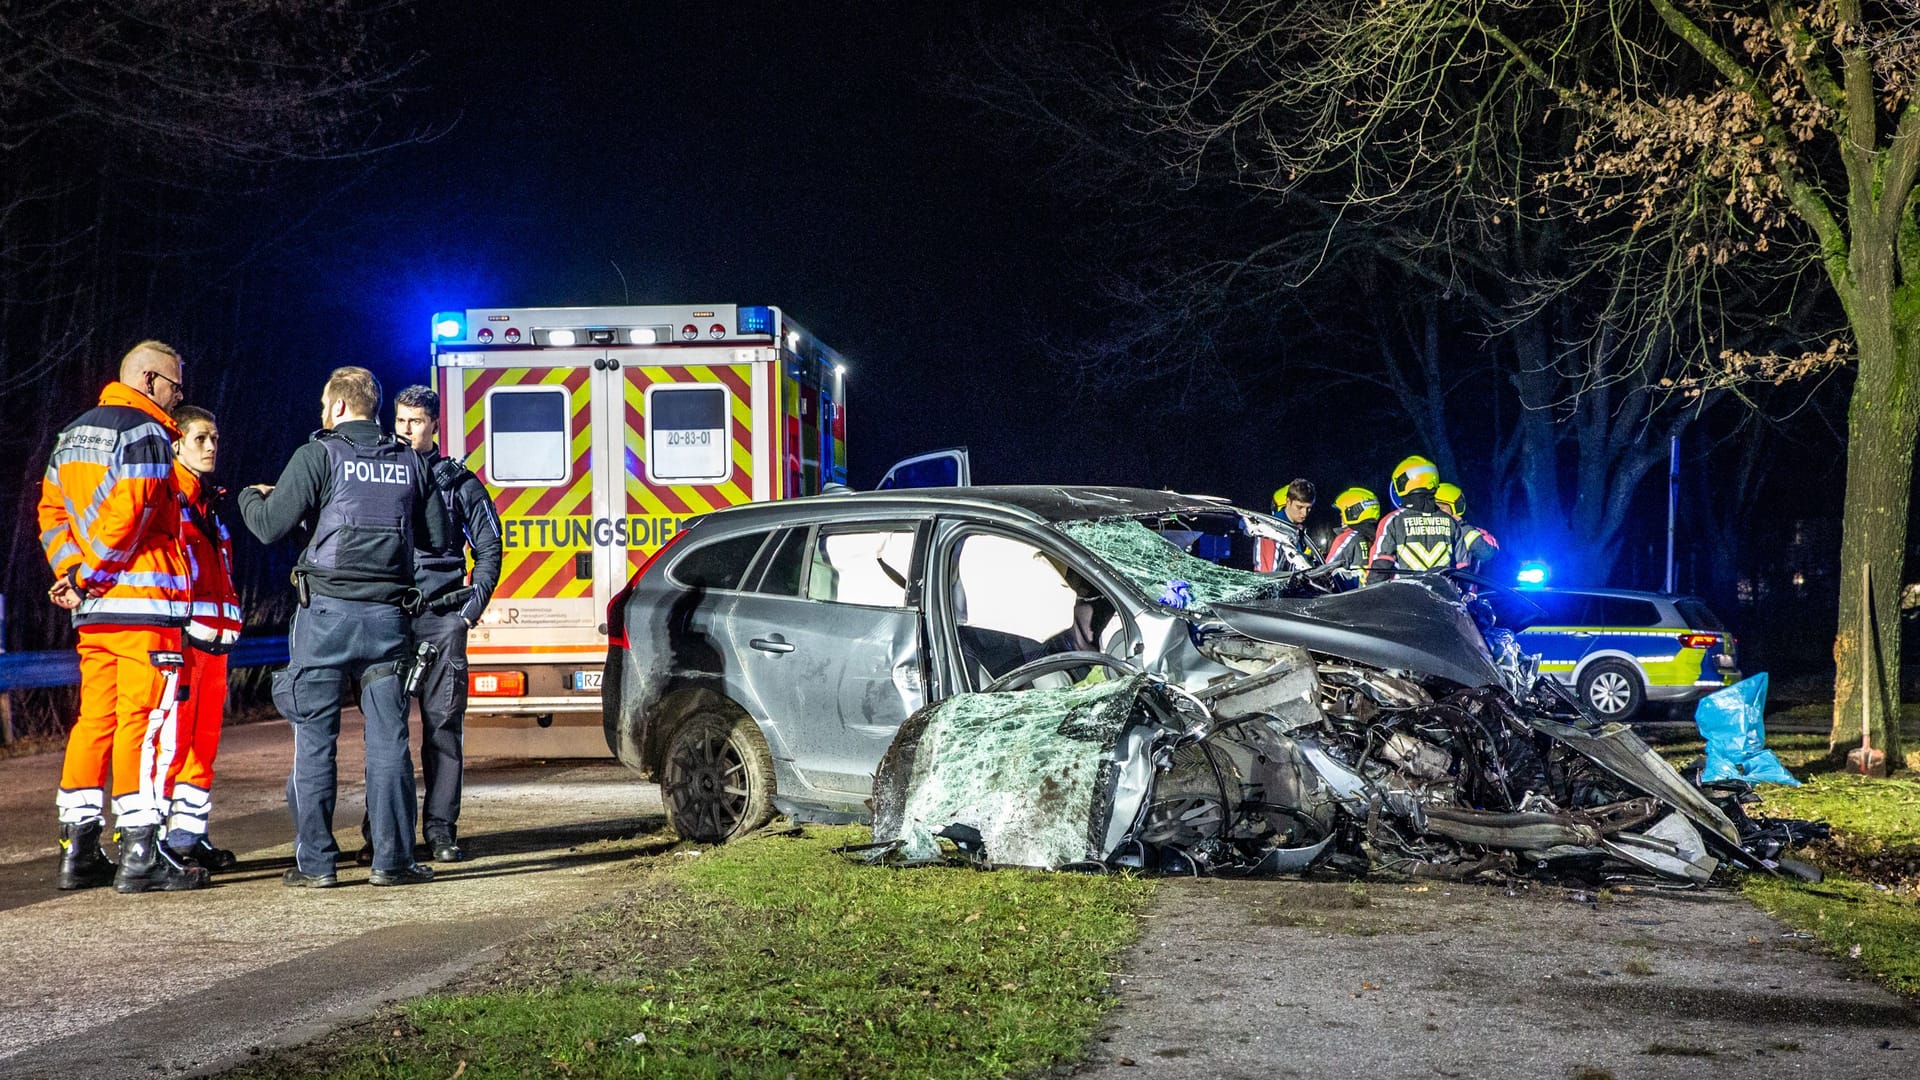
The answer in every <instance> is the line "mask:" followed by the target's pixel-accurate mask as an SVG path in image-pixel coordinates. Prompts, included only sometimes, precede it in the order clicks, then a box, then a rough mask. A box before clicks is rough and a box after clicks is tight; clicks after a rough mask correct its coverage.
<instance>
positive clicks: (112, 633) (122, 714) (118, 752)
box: [57, 625, 180, 826]
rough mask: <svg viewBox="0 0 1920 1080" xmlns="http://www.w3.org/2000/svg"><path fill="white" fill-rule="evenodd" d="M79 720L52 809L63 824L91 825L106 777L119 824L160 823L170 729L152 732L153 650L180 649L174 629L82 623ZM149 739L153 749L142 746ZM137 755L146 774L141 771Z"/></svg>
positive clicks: (156, 689) (160, 685) (158, 681)
mask: <svg viewBox="0 0 1920 1080" xmlns="http://www.w3.org/2000/svg"><path fill="white" fill-rule="evenodd" d="M78 632H79V636H80V644H79V652H80V716H79V719H77V720H76V721H75V722H74V725H73V730H72V731H71V732H70V733H68V735H67V756H66V761H65V763H64V764H63V765H62V767H61V770H60V794H59V796H58V800H57V801H58V804H59V808H60V820H61V822H62V823H72V824H78V823H83V822H87V821H92V820H95V819H97V818H99V817H101V816H102V813H103V811H104V806H103V803H104V802H105V799H104V796H105V794H106V792H107V776H108V771H109V768H111V771H112V776H113V787H112V793H113V812H114V818H115V820H116V822H117V823H118V824H121V825H127V826H145V825H158V824H160V818H161V814H162V812H163V810H164V804H163V803H160V802H159V798H160V797H161V796H162V795H163V794H164V788H165V782H166V774H167V772H168V771H169V770H170V769H171V767H172V765H173V751H174V749H175V746H176V744H175V741H174V736H173V732H172V731H169V730H152V729H151V725H150V723H149V721H150V718H151V716H152V714H153V711H154V708H155V707H156V706H157V705H159V704H160V700H161V696H162V694H163V693H164V691H165V689H166V676H165V674H164V673H163V672H161V671H160V670H159V669H157V668H155V667H154V666H153V658H152V656H151V654H152V653H155V652H162V651H171V652H177V651H179V649H180V630H179V629H178V628H177V627H160V626H99V625H95V626H82V627H79V628H78ZM149 734H152V735H153V736H154V737H155V739H154V749H153V750H149V749H148V745H147V744H148V737H149ZM143 756H144V757H145V758H146V760H147V761H148V762H149V763H150V766H151V769H152V773H151V774H150V775H149V774H147V773H146V772H145V770H143V769H142V758H143Z"/></svg>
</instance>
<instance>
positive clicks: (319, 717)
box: [240, 367, 452, 888]
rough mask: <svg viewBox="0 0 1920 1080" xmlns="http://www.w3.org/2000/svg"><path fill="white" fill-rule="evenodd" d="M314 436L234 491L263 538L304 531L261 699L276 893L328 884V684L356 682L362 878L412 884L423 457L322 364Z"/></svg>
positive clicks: (434, 518)
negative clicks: (269, 745) (280, 811)
mask: <svg viewBox="0 0 1920 1080" xmlns="http://www.w3.org/2000/svg"><path fill="white" fill-rule="evenodd" d="M320 409H321V425H322V430H320V431H318V432H315V433H314V437H313V439H312V440H311V441H309V442H308V443H307V444H306V445H305V446H302V447H301V448H300V449H299V450H297V451H295V452H294V455H293V458H292V460H290V461H288V462H287V467H286V469H285V470H284V471H282V472H281V474H280V480H279V482H278V483H277V484H273V485H265V484H258V485H255V486H253V487H251V488H247V489H245V490H243V491H241V492H240V514H241V517H242V518H243V519H244V520H245V521H246V523H247V528H248V530H250V531H251V532H252V533H253V534H254V535H255V536H257V537H259V538H260V540H261V541H262V542H263V543H269V544H270V543H274V542H275V541H278V540H280V539H281V538H283V537H285V536H287V535H288V534H290V533H292V532H293V531H294V530H295V529H296V528H299V527H301V526H302V524H303V523H305V524H306V525H307V527H309V528H310V529H311V530H312V539H311V540H310V541H309V542H308V543H307V546H306V550H304V551H302V552H301V553H300V559H299V561H298V562H297V563H296V564H295V566H294V581H295V585H296V586H297V588H298V590H299V593H300V609H299V610H298V611H296V612H295V613H294V617H293V629H292V631H291V633H290V635H289V640H288V643H287V648H288V652H289V653H290V654H291V655H290V659H289V663H288V665H287V668H286V670H284V671H281V672H277V673H276V674H275V675H274V678H273V701H274V704H275V705H277V706H278V707H279V709H280V711H281V713H283V714H284V715H285V716H286V717H287V719H288V720H290V721H292V724H293V737H294V752H293V772H292V774H291V775H290V776H289V777H288V778H287V807H288V809H289V810H290V811H292V814H293V825H294V848H293V851H294V866H293V868H292V869H290V870H288V871H287V873H286V876H285V878H284V881H285V883H286V884H287V885H288V886H289V887H296V888H299V887H305V888H327V887H330V886H332V885H335V884H337V883H338V879H337V877H336V876H335V872H334V864H335V860H336V859H337V858H338V856H339V854H340V848H339V845H338V844H336V843H335V842H334V837H333V809H334V801H335V794H336V793H335V781H336V776H335V760H334V751H335V743H336V742H337V741H338V739H339V735H340V692H341V689H342V687H343V686H344V684H345V683H346V680H347V679H349V678H355V679H358V680H359V682H360V711H361V712H362V713H363V714H364V715H365V718H366V743H367V819H368V827H369V830H370V832H371V835H372V837H373V849H374V858H373V873H372V877H371V881H372V883H373V884H375V885H416V884H420V883H422V882H426V881H431V880H433V870H432V868H430V867H426V866H421V865H419V864H417V863H416V862H414V858H413V834H414V803H413V799H414V793H413V762H412V759H411V758H410V757H409V756H408V753H407V709H406V697H405V687H404V685H403V683H402V679H401V668H402V667H403V665H404V663H405V661H406V659H407V656H408V654H409V651H410V650H409V641H408V620H409V613H410V611H412V610H414V609H417V608H418V607H419V591H418V590H417V589H416V588H415V587H414V569H413V547H414V537H415V536H423V537H425V539H426V544H427V545H428V546H431V547H433V548H436V549H438V548H444V547H445V546H446V545H447V544H448V543H449V541H450V537H451V534H452V528H451V525H450V523H449V522H448V520H447V515H446V509H445V506H444V505H443V504H442V503H441V502H440V500H438V499H436V498H434V497H433V489H432V486H431V482H430V480H429V479H428V474H427V468H426V463H425V462H424V461H422V460H421V458H420V455H419V454H418V453H416V452H415V451H414V449H413V448H412V447H411V446H408V445H407V444H406V443H403V442H398V441H396V440H394V439H392V438H390V437H388V436H385V435H383V434H382V433H381V431H380V426H379V424H378V423H376V422H375V421H374V419H373V418H374V417H375V416H377V415H379V411H380V382H379V380H378V379H375V378H374V376H373V373H372V372H371V371H368V370H367V369H365V368H360V367H343V368H337V369H335V370H334V372H333V374H332V375H331V376H330V377H329V378H328V379H327V385H326V389H325V390H323V391H322V392H321V395H320Z"/></svg>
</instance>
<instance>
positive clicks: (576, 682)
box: [573, 671, 602, 690]
mask: <svg viewBox="0 0 1920 1080" xmlns="http://www.w3.org/2000/svg"><path fill="white" fill-rule="evenodd" d="M601 674H602V673H601V672H598V671H576V672H574V673H573V688H574V689H575V690H598V689H600V676H601Z"/></svg>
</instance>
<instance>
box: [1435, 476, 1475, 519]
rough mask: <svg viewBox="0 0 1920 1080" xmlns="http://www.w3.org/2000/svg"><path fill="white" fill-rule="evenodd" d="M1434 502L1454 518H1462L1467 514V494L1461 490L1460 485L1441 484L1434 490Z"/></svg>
mask: <svg viewBox="0 0 1920 1080" xmlns="http://www.w3.org/2000/svg"><path fill="white" fill-rule="evenodd" d="M1433 501H1434V502H1436V503H1439V504H1440V509H1442V510H1445V511H1446V512H1447V513H1449V514H1452V515H1453V516H1454V517H1462V516H1464V515H1465V514H1466V512H1467V493H1466V492H1464V491H1461V490H1460V485H1459V484H1441V485H1440V486H1439V487H1436V488H1434V489H1433Z"/></svg>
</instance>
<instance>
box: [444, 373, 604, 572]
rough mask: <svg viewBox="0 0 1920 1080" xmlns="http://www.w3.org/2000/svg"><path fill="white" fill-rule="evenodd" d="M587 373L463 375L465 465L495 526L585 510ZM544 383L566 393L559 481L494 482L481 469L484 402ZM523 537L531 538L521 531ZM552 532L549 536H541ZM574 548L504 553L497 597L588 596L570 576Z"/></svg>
mask: <svg viewBox="0 0 1920 1080" xmlns="http://www.w3.org/2000/svg"><path fill="white" fill-rule="evenodd" d="M592 375H593V373H592V371H590V370H589V369H587V368H584V367H529V368H486V369H481V370H477V371H468V372H465V373H464V377H465V380H466V382H465V394H464V397H465V400H466V403H467V406H466V415H465V416H464V417H462V423H463V426H464V427H465V430H466V434H467V447H468V451H467V467H468V468H470V469H472V470H473V471H474V473H476V474H477V475H479V477H480V478H481V479H482V480H483V481H486V483H487V486H488V490H490V491H491V492H492V493H493V497H494V505H495V507H496V508H497V509H498V510H499V511H500V518H501V520H502V522H516V521H521V520H523V519H537V518H561V519H564V518H570V517H576V516H582V515H588V514H591V513H592V508H593V467H592V466H593V450H592V446H593V443H592V430H591V427H592V426H591V424H590V422H589V421H590V418H591V415H592V395H591V393H590V392H589V390H588V382H589V381H590V380H591V378H592ZM522 386H550V387H555V388H559V389H564V390H565V391H566V392H567V407H568V414H569V416H568V436H569V446H568V451H569V454H570V456H571V465H570V467H569V469H568V474H567V477H566V479H564V480H562V481H560V482H558V483H554V484H538V485H518V484H497V483H495V482H494V481H493V480H492V478H491V477H490V476H489V475H488V473H487V471H486V447H487V440H486V438H485V435H486V432H485V427H486V415H487V412H486V405H487V393H488V391H491V390H494V389H496V388H505V387H522ZM522 535H531V533H530V531H529V532H528V533H523V534H522ZM548 535H554V534H551V533H550V534H548ZM576 550H578V549H577V548H575V547H572V546H567V547H554V548H537V547H525V546H515V547H509V548H507V550H506V552H505V556H504V560H503V566H502V567H501V582H500V588H499V590H498V592H497V594H496V595H498V596H500V597H502V598H507V599H530V598H555V597H581V596H590V595H592V592H593V581H592V579H591V578H590V577H581V576H579V575H577V574H575V573H574V572H573V566H574V554H575V551H576Z"/></svg>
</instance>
